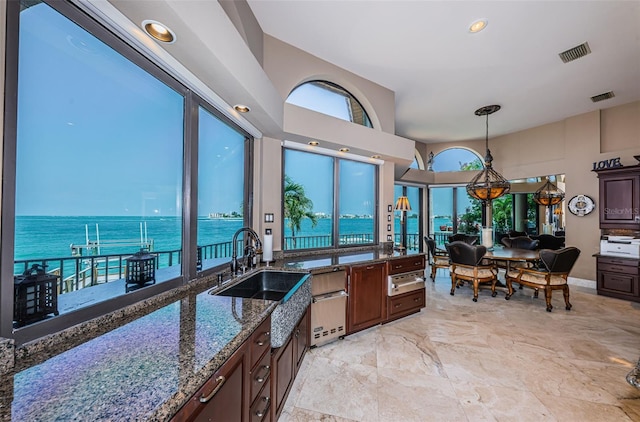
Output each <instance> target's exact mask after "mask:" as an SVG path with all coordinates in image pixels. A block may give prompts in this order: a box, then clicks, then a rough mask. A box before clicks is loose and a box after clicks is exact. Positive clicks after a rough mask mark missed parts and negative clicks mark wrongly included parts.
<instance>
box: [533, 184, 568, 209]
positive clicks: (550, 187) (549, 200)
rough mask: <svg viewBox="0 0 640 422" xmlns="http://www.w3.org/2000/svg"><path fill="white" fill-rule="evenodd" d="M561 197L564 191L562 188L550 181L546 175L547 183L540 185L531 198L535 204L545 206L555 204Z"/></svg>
mask: <svg viewBox="0 0 640 422" xmlns="http://www.w3.org/2000/svg"><path fill="white" fill-rule="evenodd" d="M563 199H564V192H563V191H562V189H560V188H558V187H557V186H556V185H554V184H553V183H551V180H549V178H548V177H547V183H545V184H544V185H542V187H541V188H540V189H538V190H537V191H536V192H535V193H534V194H533V200H534V201H535V202H536V203H537V204H540V205H544V206H545V207H550V206H553V205H557V204H559V203H560V202H562V200H563Z"/></svg>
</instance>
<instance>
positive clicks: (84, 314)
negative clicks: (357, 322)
mask: <svg viewBox="0 0 640 422" xmlns="http://www.w3.org/2000/svg"><path fill="white" fill-rule="evenodd" d="M42 3H45V4H46V5H47V6H48V7H51V8H52V9H54V10H55V11H57V12H58V13H60V14H61V15H62V16H64V17H65V18H66V19H68V20H70V21H71V22H73V23H74V24H76V25H78V26H80V27H81V28H83V29H84V30H85V31H87V32H88V33H90V34H91V35H92V36H94V37H96V38H97V39H99V40H100V41H101V42H103V43H105V44H106V45H108V46H109V47H111V48H112V49H113V50H114V51H115V52H117V53H118V54H120V55H121V56H122V57H123V58H125V59H127V60H129V61H130V62H131V63H133V64H134V65H137V66H138V67H140V69H142V70H143V71H145V72H147V73H148V74H149V75H151V76H152V77H154V78H156V79H158V80H159V81H160V82H162V83H164V84H166V85H167V86H168V87H169V88H171V89H173V90H175V91H176V92H177V93H178V94H180V95H182V96H183V98H184V100H183V122H184V123H183V136H182V138H183V139H182V143H183V145H182V147H183V163H182V186H181V187H182V198H181V201H182V215H181V217H182V227H181V231H180V235H181V237H182V257H181V261H182V268H181V274H180V275H179V276H177V277H175V278H172V279H169V280H167V281H163V282H162V283H156V284H153V285H149V286H146V287H145V288H143V289H138V290H135V291H132V292H129V293H126V294H123V295H120V296H116V297H113V298H110V299H107V300H105V301H102V302H98V303H95V304H92V305H89V306H87V307H83V308H80V309H78V310H75V311H73V312H69V313H66V314H61V315H58V316H56V317H55V318H50V319H46V320H43V321H39V322H37V323H34V324H30V325H27V326H24V327H20V328H17V329H14V328H13V307H14V304H13V295H14V285H13V283H11V282H10V281H9V280H12V279H13V275H14V274H13V268H14V265H13V264H14V259H15V257H14V245H15V217H16V215H15V205H16V202H15V197H16V152H17V119H18V107H17V99H18V58H19V48H20V47H19V38H20V12H21V4H20V2H19V1H9V2H7V3H6V15H7V16H6V17H7V25H6V30H5V34H6V43H5V60H6V63H5V73H4V85H5V103H4V110H3V113H4V121H3V156H2V198H1V210H2V213H1V216H0V229H1V230H0V231H1V233H0V242H1V243H0V280H2V282H0V337H4V338H10V339H13V340H14V341H15V343H16V344H17V345H20V344H23V343H26V342H28V341H31V340H35V339H37V338H41V337H43V336H46V335H48V334H52V333H55V332H59V331H61V330H64V329H66V328H69V327H71V326H73V325H77V324H79V323H84V322H87V321H88V320H90V319H92V318H96V317H98V316H103V315H105V314H107V313H110V312H113V311H117V310H120V309H122V308H124V307H126V306H129V305H133V304H136V303H138V302H140V301H142V300H145V299H149V298H151V297H153V296H156V295H158V294H160V293H163V292H166V291H169V290H171V289H174V288H176V287H180V286H184V285H187V284H188V283H189V282H191V281H194V280H195V279H196V276H197V277H203V276H206V275H210V274H212V273H214V272H215V271H219V269H220V266H218V267H212V268H208V269H206V270H203V271H202V272H197V271H196V260H197V253H196V248H197V245H196V242H197V201H198V195H197V192H198V190H197V186H198V113H197V110H198V107H203V108H205V109H206V110H207V111H209V112H210V113H211V114H213V115H214V116H215V117H217V118H219V119H221V120H222V122H223V123H225V124H227V125H229V126H231V127H233V128H234V129H235V130H237V131H238V132H240V133H241V134H243V135H244V175H245V181H244V192H243V201H244V206H243V209H244V218H243V224H244V225H245V226H246V225H250V222H251V221H252V218H253V159H254V152H253V143H254V142H253V141H254V139H253V137H252V136H251V135H250V134H249V133H248V131H247V130H245V129H244V128H242V127H241V126H240V125H239V124H237V123H235V122H233V121H232V120H231V119H230V118H229V117H227V116H225V115H224V114H223V113H222V112H221V111H220V110H219V109H218V108H217V107H216V105H214V104H212V103H210V102H208V101H206V100H205V99H203V98H202V97H201V96H199V95H198V94H196V92H195V89H194V88H193V87H189V86H188V85H187V84H186V83H184V82H181V81H179V80H177V79H176V78H175V77H173V76H172V75H171V74H170V73H169V71H168V70H165V69H163V68H162V67H161V66H159V65H158V64H157V63H155V62H154V60H153V59H152V58H150V57H149V56H148V55H147V54H145V53H144V52H143V51H141V50H140V49H139V48H137V47H136V46H134V45H132V44H130V43H128V42H127V41H125V40H123V39H121V38H120V37H118V36H117V35H116V34H115V33H114V32H112V31H111V30H110V29H108V28H107V27H106V26H104V25H103V24H102V23H100V22H98V21H96V20H95V19H93V18H92V17H91V16H90V15H89V14H87V13H86V12H85V11H83V10H81V9H80V8H78V7H77V6H76V5H74V4H72V3H70V2H54V1H48V0H43V1H42ZM194 110H195V111H194ZM229 240H231V239H229Z"/></svg>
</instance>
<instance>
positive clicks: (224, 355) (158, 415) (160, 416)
mask: <svg viewBox="0 0 640 422" xmlns="http://www.w3.org/2000/svg"><path fill="white" fill-rule="evenodd" d="M277 304H278V303H277V302H273V304H272V305H271V306H269V307H268V308H267V309H266V310H265V311H264V312H263V313H261V314H260V316H259V317H258V316H256V317H255V318H253V319H252V321H251V324H249V325H247V326H246V327H244V328H243V330H242V331H241V332H240V333H239V334H238V335H237V336H235V337H234V338H233V340H231V341H230V342H229V343H227V344H226V345H225V346H224V347H223V348H222V349H221V350H220V351H219V352H218V353H216V354H215V355H214V357H213V358H212V359H211V360H210V361H209V362H208V363H207V364H206V365H205V366H203V367H202V368H201V369H200V370H198V372H196V373H195V374H194V375H193V376H191V377H189V380H188V382H187V383H186V384H183V385H181V387H180V389H179V390H178V392H176V393H175V394H174V395H173V396H172V397H171V398H169V399H168V400H167V401H165V402H164V403H163V404H161V405H160V406H159V407H157V408H156V409H155V410H154V411H153V413H152V414H151V415H149V416H148V417H147V418H146V421H167V420H169V419H171V418H172V417H173V416H174V415H175V414H176V413H177V412H178V410H180V408H182V406H184V405H185V403H187V402H188V401H189V399H190V398H191V397H192V396H193V395H194V394H195V393H196V391H198V389H200V388H201V387H202V386H203V385H204V383H205V382H206V381H207V380H208V379H209V378H211V376H212V375H213V374H214V373H215V372H216V371H217V370H218V369H220V367H222V365H223V364H224V363H225V362H226V361H227V360H228V359H229V358H230V357H231V355H233V353H234V352H235V351H236V350H238V348H239V347H240V346H241V345H242V343H244V342H245V341H246V340H247V339H248V338H249V337H251V334H253V332H254V331H255V330H256V329H257V328H258V327H259V326H260V324H261V323H262V322H263V321H264V320H265V319H266V318H267V317H268V316H269V315H271V313H272V312H273V310H274V309H275V307H276V306H277Z"/></svg>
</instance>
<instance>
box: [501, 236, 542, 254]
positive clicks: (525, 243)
mask: <svg viewBox="0 0 640 422" xmlns="http://www.w3.org/2000/svg"><path fill="white" fill-rule="evenodd" d="M500 242H501V243H502V244H503V245H504V246H505V247H506V248H516V249H528V250H530V251H533V250H536V249H538V245H539V244H540V241H539V240H537V239H532V238H530V237H528V236H518V237H503V238H502V240H500Z"/></svg>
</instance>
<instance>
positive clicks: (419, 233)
mask: <svg viewBox="0 0 640 422" xmlns="http://www.w3.org/2000/svg"><path fill="white" fill-rule="evenodd" d="M422 192H423V189H422V188H419V187H416V186H403V185H395V186H394V203H395V202H396V201H397V200H398V198H399V197H400V196H406V197H407V200H408V201H409V205H410V206H411V211H406V215H403V214H402V212H401V211H397V210H396V211H395V212H394V233H395V236H394V242H395V244H396V245H402V246H403V247H406V248H407V249H408V250H413V251H422V250H423V248H424V240H423V236H424V235H423V228H422Z"/></svg>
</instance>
